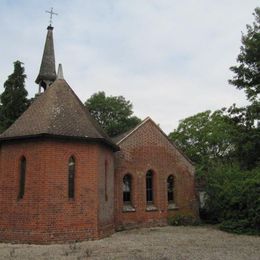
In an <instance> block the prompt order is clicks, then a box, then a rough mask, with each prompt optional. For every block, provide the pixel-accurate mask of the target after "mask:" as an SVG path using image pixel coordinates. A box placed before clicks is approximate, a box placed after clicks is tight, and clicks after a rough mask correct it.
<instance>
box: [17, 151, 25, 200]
mask: <svg viewBox="0 0 260 260" xmlns="http://www.w3.org/2000/svg"><path fill="white" fill-rule="evenodd" d="M25 174H26V158H25V157H24V156H23V157H22V158H21V160H20V181H19V193H18V199H22V198H23V196H24V192H25Z"/></svg>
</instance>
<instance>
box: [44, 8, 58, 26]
mask: <svg viewBox="0 0 260 260" xmlns="http://www.w3.org/2000/svg"><path fill="white" fill-rule="evenodd" d="M45 12H46V13H49V14H50V26H51V24H52V16H53V15H54V14H55V15H58V14H57V13H54V12H53V7H52V8H51V10H50V11H45Z"/></svg>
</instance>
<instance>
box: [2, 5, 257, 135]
mask: <svg viewBox="0 0 260 260" xmlns="http://www.w3.org/2000/svg"><path fill="white" fill-rule="evenodd" d="M0 1H1V0H0ZM257 4H259V3H258V1H256V0H247V1H243V0H236V1H235V0H228V1H226V0H225V1H224V0H220V1H206V0H186V1H177V0H160V1H157V0H131V1H122V0H121V1H120V0H111V1H105V0H99V1H92V0H88V1H83V0H74V1H68V0H66V1H58V0H57V1H51V0H49V1H46V2H39V1H32V0H31V1H25V0H22V1H19V2H18V3H17V2H15V3H13V2H11V4H10V1H3V0H2V3H1V9H0V15H1V19H2V26H1V28H0V33H1V35H3V36H4V37H2V39H1V41H0V50H1V60H0V92H2V90H3V88H2V86H3V83H4V81H5V80H6V78H7V76H8V75H9V74H10V73H11V72H12V62H13V61H15V60H16V59H19V60H21V61H23V62H24V63H25V69H26V74H27V76H28V79H27V88H28V90H29V92H30V95H34V93H35V92H36V91H37V86H36V85H35V84H34V79H35V78H36V76H37V73H38V70H39V66H40V59H41V55H42V50H43V45H44V40H45V35H46V31H45V26H46V25H47V22H48V17H47V16H46V15H45V14H44V10H46V9H48V8H49V7H51V6H53V7H54V10H55V11H57V12H58V13H59V15H58V17H54V26H55V30H54V40H55V51H56V62H57V65H58V62H61V63H62V64H63V69H64V74H65V78H66V79H67V81H68V83H69V84H70V85H71V87H72V88H73V89H74V91H75V92H76V93H77V94H78V95H79V97H80V98H81V99H82V100H83V101H85V100H86V99H87V98H88V97H89V96H90V95H91V94H93V93H94V92H97V91H99V90H104V91H106V93H107V94H110V95H123V96H125V97H126V98H127V99H129V100H131V101H132V102H133V104H134V110H135V113H136V114H137V116H140V117H142V118H144V117H146V116H147V115H149V116H151V117H152V118H153V119H154V120H155V121H156V122H157V123H159V124H160V126H161V127H162V128H163V130H165V131H166V132H169V131H171V130H173V128H175V127H176V126H177V123H178V120H180V119H183V118H185V117H187V116H190V115H193V114H194V113H197V112H200V111H203V110H206V109H217V108H221V107H222V106H229V105H231V104H232V103H234V102H236V103H238V104H245V103H246V101H245V95H244V94H243V92H242V91H238V90H236V89H235V87H232V86H229V85H228V83H227V80H228V79H229V78H231V77H232V74H231V73H230V71H229V67H230V66H231V65H234V64H235V63H236V61H235V59H236V56H237V55H238V53H239V47H240V38H241V31H245V25H246V24H247V23H249V24H251V23H252V21H253V16H252V15H251V14H252V12H253V9H254V8H255V7H256V6H257Z"/></svg>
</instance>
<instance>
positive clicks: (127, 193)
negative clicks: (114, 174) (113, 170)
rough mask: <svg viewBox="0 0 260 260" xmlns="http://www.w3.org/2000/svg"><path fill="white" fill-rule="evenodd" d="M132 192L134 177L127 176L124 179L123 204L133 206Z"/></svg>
mask: <svg viewBox="0 0 260 260" xmlns="http://www.w3.org/2000/svg"><path fill="white" fill-rule="evenodd" d="M131 191H132V177H131V175H130V174H126V175H125V176H124V178H123V202H124V204H131Z"/></svg>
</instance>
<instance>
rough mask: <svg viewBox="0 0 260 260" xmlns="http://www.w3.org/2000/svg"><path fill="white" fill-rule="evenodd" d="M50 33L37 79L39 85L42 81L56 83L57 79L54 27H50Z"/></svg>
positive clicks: (48, 33)
mask: <svg viewBox="0 0 260 260" xmlns="http://www.w3.org/2000/svg"><path fill="white" fill-rule="evenodd" d="M47 29H48V32H47V36H46V41H45V45H44V51H43V56H42V62H41V67H40V71H39V75H38V77H37V78H36V80H35V82H36V83H37V84H39V83H40V81H42V80H50V81H54V80H55V79H56V70H55V55H54V45H53V34H52V31H53V27H51V26H48V28H47Z"/></svg>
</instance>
